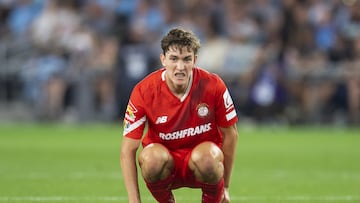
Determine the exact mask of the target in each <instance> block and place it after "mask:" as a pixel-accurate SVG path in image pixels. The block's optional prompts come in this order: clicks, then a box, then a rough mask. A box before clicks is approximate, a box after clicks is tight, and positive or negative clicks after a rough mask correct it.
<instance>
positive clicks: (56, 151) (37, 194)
mask: <svg viewBox="0 0 360 203" xmlns="http://www.w3.org/2000/svg"><path fill="white" fill-rule="evenodd" d="M121 131H122V129H121V125H120V124H119V125H103V124H95V125H44V124H43V125H40V124H37V125H30V124H25V125H24V124H18V125H15V124H14V125H0V203H2V202H60V203H64V202H72V203H79V202H86V203H88V202H89V203H90V202H105V203H106V202H127V196H126V192H125V187H124V184H123V182H122V174H121V170H120V164H119V150H120V142H121V139H122V136H121ZM239 135H240V136H239V140H238V148H237V154H236V162H235V166H234V171H233V176H232V179H231V187H230V194H231V198H232V202H251V203H253V202H262V203H265V202H266V203H278V202H307V203H310V202H311V203H312V202H324V203H325V202H360V129H359V128H345V127H342V128H337V127H293V128H289V127H274V126H262V127H256V126H252V127H251V126H245V125H244V126H239ZM139 180H140V190H141V194H142V200H143V202H155V201H154V200H153V199H152V197H151V195H150V193H149V192H148V191H147V189H146V188H145V185H144V182H143V180H142V179H141V177H139ZM174 193H175V196H176V198H177V200H178V201H177V202H178V203H181V202H186V203H192V202H200V195H201V194H200V191H199V190H196V189H187V188H185V189H179V190H175V191H174Z"/></svg>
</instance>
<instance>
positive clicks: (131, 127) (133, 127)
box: [123, 116, 146, 136]
mask: <svg viewBox="0 0 360 203" xmlns="http://www.w3.org/2000/svg"><path fill="white" fill-rule="evenodd" d="M145 122H146V116H144V117H142V118H140V119H139V120H138V121H136V122H134V123H133V124H131V125H130V126H128V127H126V128H124V133H123V136H125V135H127V134H129V133H130V132H132V131H133V130H135V129H137V128H138V127H139V126H141V125H142V124H144V123H145Z"/></svg>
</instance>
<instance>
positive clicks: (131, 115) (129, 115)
mask: <svg viewBox="0 0 360 203" xmlns="http://www.w3.org/2000/svg"><path fill="white" fill-rule="evenodd" d="M136 112H137V109H136V107H135V106H134V105H133V104H132V103H131V101H129V104H128V105H127V107H126V113H125V118H126V119H127V120H129V121H135V119H136V116H135V113H136Z"/></svg>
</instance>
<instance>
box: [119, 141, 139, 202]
mask: <svg viewBox="0 0 360 203" xmlns="http://www.w3.org/2000/svg"><path fill="white" fill-rule="evenodd" d="M140 142H141V140H136V139H132V138H128V137H125V136H124V137H123V140H122V144H121V152H120V164H121V170H122V173H123V177H124V182H125V187H126V190H127V193H128V198H129V202H130V203H139V202H141V199H140V192H139V184H138V174H137V165H136V151H137V149H138V148H139V145H140Z"/></svg>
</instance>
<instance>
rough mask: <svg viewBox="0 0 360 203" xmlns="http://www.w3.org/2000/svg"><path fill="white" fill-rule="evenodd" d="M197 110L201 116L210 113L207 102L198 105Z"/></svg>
mask: <svg viewBox="0 0 360 203" xmlns="http://www.w3.org/2000/svg"><path fill="white" fill-rule="evenodd" d="M196 111H197V114H198V116H199V117H206V116H208V115H209V106H208V105H207V104H205V103H201V104H199V105H198V106H197V107H196Z"/></svg>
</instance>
